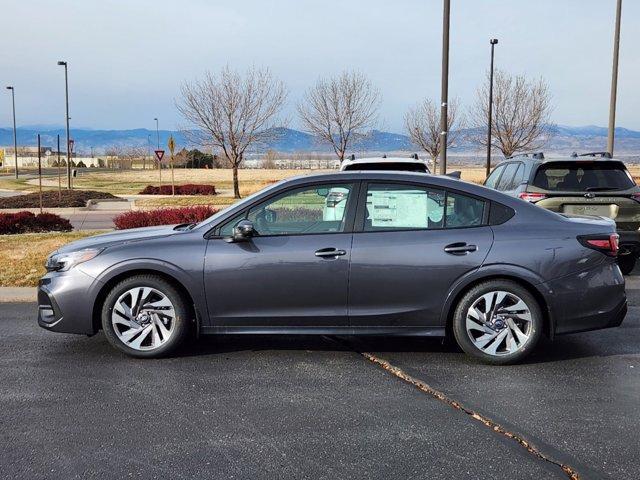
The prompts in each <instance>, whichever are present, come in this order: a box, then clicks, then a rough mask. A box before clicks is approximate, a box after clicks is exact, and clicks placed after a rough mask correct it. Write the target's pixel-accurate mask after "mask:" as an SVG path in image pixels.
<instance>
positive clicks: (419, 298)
mask: <svg viewBox="0 0 640 480" xmlns="http://www.w3.org/2000/svg"><path fill="white" fill-rule="evenodd" d="M363 188H366V203H365V202H363V204H364V207H363V208H360V209H359V214H358V218H357V219H356V226H355V230H356V233H354V237H353V247H352V254H351V274H350V281H349V315H350V319H351V325H352V326H354V327H390V326H395V327H430V326H441V325H439V322H440V314H441V311H442V306H443V304H444V301H445V298H446V295H447V293H448V292H449V290H450V288H451V286H452V285H453V283H454V282H455V281H456V280H457V279H458V278H460V277H461V276H462V275H464V274H465V273H467V272H469V271H471V270H474V269H476V268H478V267H479V266H480V265H481V264H482V262H483V261H484V259H485V258H486V256H487V254H488V252H489V249H490V248H491V245H492V243H493V233H492V231H491V228H490V227H488V226H484V224H485V218H486V215H485V210H486V208H487V203H486V202H485V201H483V200H482V199H478V198H475V197H471V196H468V195H462V194H459V193H455V192H447V191H444V190H441V189H437V188H431V187H428V186H424V185H422V186H416V185H410V184H402V183H392V184H382V183H369V184H368V186H366V187H365V186H363ZM362 198H363V200H364V199H365V197H364V193H363V194H362ZM358 230H360V231H359V232H358Z"/></svg>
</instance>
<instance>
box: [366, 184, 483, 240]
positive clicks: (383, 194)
mask: <svg viewBox="0 0 640 480" xmlns="http://www.w3.org/2000/svg"><path fill="white" fill-rule="evenodd" d="M485 207H486V202H485V201H483V200H480V199H477V198H475V197H471V196H468V195H463V194H460V193H456V192H448V191H444V190H440V189H437V188H432V187H427V186H425V187H422V186H416V185H402V184H369V186H368V187H367V202H366V208H365V212H364V225H363V230H364V231H365V232H377V231H394V230H428V229H441V228H461V227H475V226H479V225H482V224H483V220H484V209H485Z"/></svg>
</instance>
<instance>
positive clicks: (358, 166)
mask: <svg viewBox="0 0 640 480" xmlns="http://www.w3.org/2000/svg"><path fill="white" fill-rule="evenodd" d="M352 170H393V171H396V172H397V171H400V172H421V173H428V171H429V170H428V169H427V166H426V165H425V164H424V163H414V162H384V163H354V164H352V165H347V166H346V167H345V171H352Z"/></svg>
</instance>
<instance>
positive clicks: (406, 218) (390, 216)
mask: <svg viewBox="0 0 640 480" xmlns="http://www.w3.org/2000/svg"><path fill="white" fill-rule="evenodd" d="M367 209H368V210H369V219H370V220H371V226H372V227H395V228H427V217H428V208H427V193H426V192H425V191H421V190H397V191H375V190H374V191H372V192H369V195H368V198H367Z"/></svg>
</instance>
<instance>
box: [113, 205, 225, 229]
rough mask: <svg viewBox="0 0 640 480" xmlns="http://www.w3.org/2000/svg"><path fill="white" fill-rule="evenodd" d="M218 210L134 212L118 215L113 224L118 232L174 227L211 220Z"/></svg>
mask: <svg viewBox="0 0 640 480" xmlns="http://www.w3.org/2000/svg"><path fill="white" fill-rule="evenodd" d="M217 211H218V210H217V209H215V208H211V207H208V206H205V205H200V206H195V207H180V208H160V209H158V210H149V211H146V212H141V211H132V212H126V213H122V214H120V215H118V216H117V217H115V218H114V219H113V223H114V224H115V225H116V228H117V229H118V230H126V229H128V228H139V227H153V226H155V225H174V224H177V223H195V222H201V221H202V220H204V219H206V218H209V217H210V216H211V215H213V214H214V213H216V212H217Z"/></svg>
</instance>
